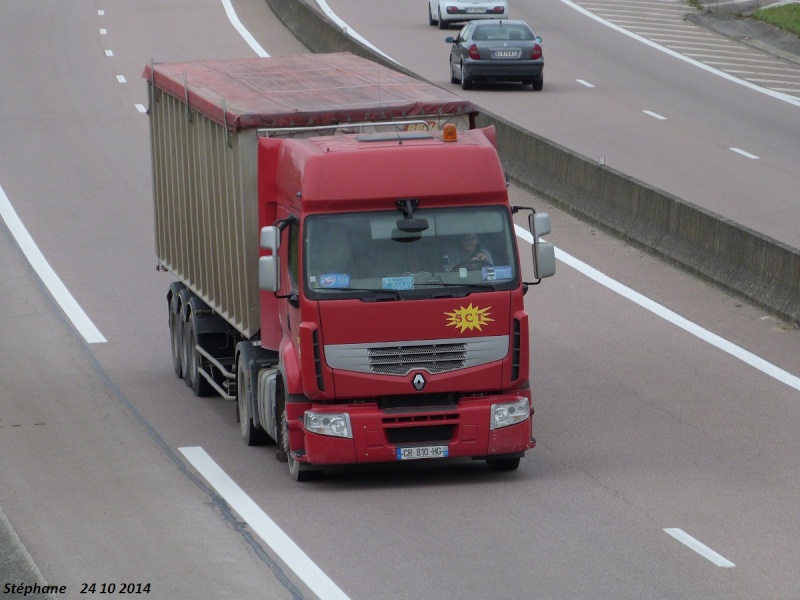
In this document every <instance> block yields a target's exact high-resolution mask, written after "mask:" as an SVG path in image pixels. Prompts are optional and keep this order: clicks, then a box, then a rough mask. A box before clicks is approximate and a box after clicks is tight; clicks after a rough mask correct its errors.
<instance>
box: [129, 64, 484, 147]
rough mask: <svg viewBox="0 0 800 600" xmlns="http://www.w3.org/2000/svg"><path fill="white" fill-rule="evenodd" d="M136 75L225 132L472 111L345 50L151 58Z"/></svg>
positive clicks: (446, 94) (455, 99)
mask: <svg viewBox="0 0 800 600" xmlns="http://www.w3.org/2000/svg"><path fill="white" fill-rule="evenodd" d="M142 76H143V77H144V78H145V79H147V80H148V81H149V82H150V83H151V85H154V86H155V87H156V88H158V89H160V90H163V91H164V92H166V93H168V94H170V95H171V96H174V97H175V98H177V99H179V100H180V101H181V102H183V103H188V104H189V107H190V108H191V109H192V110H194V111H197V112H198V113H200V114H202V115H204V116H206V117H207V118H209V119H211V120H212V121H214V122H216V123H218V124H220V125H224V126H225V127H226V128H227V129H228V130H229V131H239V130H240V129H249V128H259V127H264V128H268V127H313V126H320V125H335V124H340V123H349V122H362V121H371V120H376V121H377V120H382V121H385V120H391V119H409V118H414V117H416V116H419V117H420V118H422V117H423V116H431V115H468V114H472V113H474V112H476V108H475V107H474V106H473V105H472V104H471V103H470V102H468V101H467V100H464V99H463V98H460V97H459V96H457V95H455V94H453V93H451V92H448V91H446V90H444V89H442V88H439V87H436V86H434V85H432V84H430V83H426V82H423V81H419V80H417V79H414V78H412V77H409V76H408V75H404V74H403V73H399V72H397V71H393V70H392V69H389V68H387V67H384V66H381V65H379V64H377V63H374V62H372V61H369V60H367V59H364V58H360V57H358V56H356V55H354V54H350V53H349V52H339V53H333V54H297V55H291V56H281V57H277V58H247V59H234V60H199V61H192V62H178V63H154V64H151V65H148V66H147V67H145V70H144V73H143V75H142ZM223 107H224V109H223Z"/></svg>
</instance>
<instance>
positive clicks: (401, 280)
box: [381, 277, 414, 290]
mask: <svg viewBox="0 0 800 600" xmlns="http://www.w3.org/2000/svg"><path fill="white" fill-rule="evenodd" d="M381 287H382V288H383V289H384V290H413V289H414V277H384V278H382V279H381Z"/></svg>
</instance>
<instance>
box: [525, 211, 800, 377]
mask: <svg viewBox="0 0 800 600" xmlns="http://www.w3.org/2000/svg"><path fill="white" fill-rule="evenodd" d="M514 227H515V229H516V231H517V236H518V237H520V238H521V239H523V240H525V241H526V242H528V243H529V244H530V243H532V242H533V238H532V237H531V234H530V232H529V231H527V230H526V229H523V228H522V227H520V226H519V225H515V226H514ZM556 258H557V259H558V260H560V261H561V262H563V263H564V264H566V265H569V266H570V267H572V268H573V269H575V270H576V271H578V272H579V273H582V274H583V275H585V276H586V277H588V278H590V279H592V280H594V281H596V282H597V283H599V284H600V285H603V286H605V287H607V288H608V289H609V290H611V291H612V292H615V293H617V294H619V295H620V296H622V297H623V298H627V299H628V300H630V301H631V302H633V303H635V304H638V305H639V306H641V307H642V308H644V309H645V310H648V311H650V312H651V313H653V314H654V315H656V316H658V317H661V318H662V319H664V320H665V321H667V322H669V323H672V324H673V325H676V326H678V327H680V328H681V329H683V330H684V331H686V332H687V333H691V334H692V335H693V336H695V337H698V338H700V339H701V340H703V341H704V342H707V343H709V344H711V345H712V346H714V347H715V348H718V349H719V350H722V351H723V352H725V353H726V354H729V355H731V356H733V357H734V358H737V359H739V360H740V361H742V362H744V363H745V364H748V365H750V366H751V367H753V368H754V369H757V370H759V371H761V372H762V373H764V374H765V375H768V376H770V377H772V378H773V379H776V380H777V381H780V382H781V383H785V384H786V385H788V386H789V387H791V388H794V389H796V390H797V391H800V377H797V376H796V375H792V374H791V373H789V372H788V371H784V370H783V369H781V368H780V367H777V366H775V365H773V364H772V363H770V362H767V361H766V360H764V359H763V358H761V357H759V356H756V355H755V354H753V353H752V352H749V351H747V350H745V349H744V348H741V347H739V346H737V345H736V344H734V343H733V342H729V341H728V340H726V339H725V338H722V337H720V336H718V335H717V334H715V333H712V332H710V331H708V330H707V329H704V328H702V327H700V326H699V325H697V324H696V323H692V322H691V321H689V320H688V319H685V318H683V317H682V316H680V315H679V314H677V313H675V312H673V311H671V310H670V309H668V308H667V307H666V306H663V305H661V304H659V303H658V302H656V301H655V300H651V299H650V298H647V297H646V296H643V295H642V294H640V293H639V292H637V291H635V290H633V289H631V288H629V287H628V286H626V285H623V284H621V283H620V282H619V281H616V280H614V279H611V277H609V276H608V275H604V274H603V273H601V272H600V271H598V270H597V269H595V268H594V267H590V266H589V265H587V264H586V263H584V262H582V261H580V260H578V259H577V258H575V257H574V256H571V255H570V254H567V253H566V252H564V251H563V250H560V249H559V248H556Z"/></svg>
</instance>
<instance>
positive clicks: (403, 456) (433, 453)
mask: <svg viewBox="0 0 800 600" xmlns="http://www.w3.org/2000/svg"><path fill="white" fill-rule="evenodd" d="M418 458H447V446H413V447H412V448H398V449H397V460H415V459H418Z"/></svg>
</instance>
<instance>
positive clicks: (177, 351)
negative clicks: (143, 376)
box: [169, 295, 183, 377]
mask: <svg viewBox="0 0 800 600" xmlns="http://www.w3.org/2000/svg"><path fill="white" fill-rule="evenodd" d="M181 325H182V324H181V315H180V313H179V311H178V297H177V295H175V296H172V299H171V300H170V302H169V339H170V346H171V347H172V348H171V349H172V369H173V370H174V371H175V375H177V376H178V377H183V367H182V362H183V335H182V333H183V328H182V326H181Z"/></svg>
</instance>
